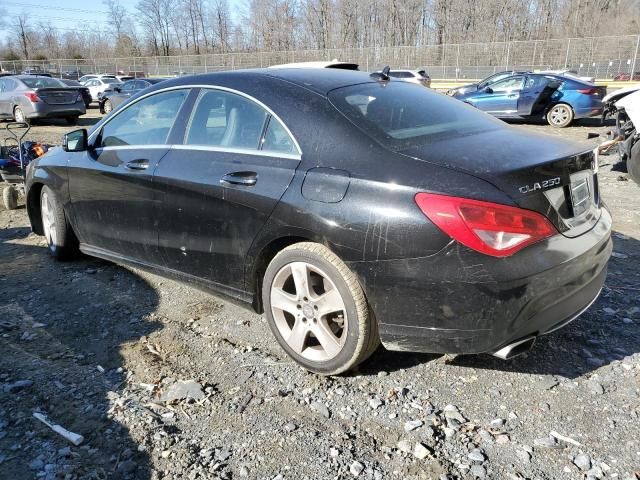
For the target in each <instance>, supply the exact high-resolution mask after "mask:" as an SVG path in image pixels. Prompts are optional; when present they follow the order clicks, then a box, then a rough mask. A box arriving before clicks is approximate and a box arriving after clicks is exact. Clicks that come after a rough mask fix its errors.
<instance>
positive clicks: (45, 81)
mask: <svg viewBox="0 0 640 480" xmlns="http://www.w3.org/2000/svg"><path fill="white" fill-rule="evenodd" d="M20 80H21V81H22V83H24V84H25V85H26V86H27V87H29V88H60V87H66V85H65V84H64V83H62V82H61V81H60V80H56V79H55V78H49V77H33V78H21V79H20Z"/></svg>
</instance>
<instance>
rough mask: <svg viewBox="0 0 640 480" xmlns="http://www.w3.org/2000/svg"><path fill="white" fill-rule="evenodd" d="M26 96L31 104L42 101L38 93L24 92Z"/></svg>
mask: <svg viewBox="0 0 640 480" xmlns="http://www.w3.org/2000/svg"><path fill="white" fill-rule="evenodd" d="M24 96H25V97H27V98H28V99H29V101H30V102H32V103H36V102H39V101H40V97H39V96H38V94H37V93H36V92H24Z"/></svg>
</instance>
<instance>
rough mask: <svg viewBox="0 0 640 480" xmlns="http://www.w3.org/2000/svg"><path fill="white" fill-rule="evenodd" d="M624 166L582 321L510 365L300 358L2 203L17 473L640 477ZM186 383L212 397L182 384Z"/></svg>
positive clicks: (13, 467)
mask: <svg viewBox="0 0 640 480" xmlns="http://www.w3.org/2000/svg"><path fill="white" fill-rule="evenodd" d="M99 116H100V115H99V113H97V110H96V109H95V108H93V109H91V110H90V113H89V114H88V115H87V116H85V117H83V118H82V119H81V121H80V124H81V125H82V126H88V125H90V124H92V123H93V122H94V121H95V120H96V119H97V118H99ZM0 127H2V125H1V124H0ZM516 128H524V129H530V130H535V131H544V132H546V133H549V134H551V135H559V136H562V137H566V138H571V139H574V140H580V141H584V142H585V143H590V144H591V145H592V146H595V145H596V144H597V143H598V141H599V140H598V139H595V140H593V139H592V140H588V141H587V140H586V139H587V133H588V132H598V133H604V132H606V130H607V127H601V126H599V125H598V123H597V122H595V121H594V122H582V123H579V124H578V125H577V126H574V127H570V128H568V129H561V130H560V129H553V128H551V127H548V126H546V125H533V126H532V125H521V124H518V125H516ZM68 130H70V128H69V127H68V126H66V125H63V124H62V122H61V123H60V124H58V125H36V126H34V127H33V129H32V131H31V133H30V135H29V138H31V139H37V140H40V141H46V142H51V143H59V141H60V137H61V135H62V133H63V132H65V131H68ZM616 163H617V156H616V155H611V156H605V157H602V158H601V173H600V185H601V193H602V197H603V199H604V201H605V202H606V203H607V204H608V205H609V208H610V209H611V211H612V214H613V218H614V231H615V234H614V256H613V257H612V259H611V262H610V267H609V274H608V277H607V282H606V286H605V288H604V290H603V292H602V295H601V297H600V299H599V300H598V301H597V302H596V303H595V304H594V306H593V307H592V308H591V309H590V310H589V311H588V312H587V313H585V314H584V315H582V317H581V318H580V319H578V320H577V321H575V322H573V323H572V324H571V325H569V326H568V327H566V328H564V329H563V330H560V331H558V332H555V333H553V334H551V335H549V336H546V337H543V338H541V339H539V341H538V342H537V343H536V345H535V347H534V349H533V350H532V351H531V352H530V353H528V354H526V355H525V356H522V357H519V358H516V359H514V360H511V361H507V362H505V361H501V360H498V359H496V358H493V357H490V356H488V355H478V356H458V357H451V356H437V355H425V354H410V353H397V352H386V351H385V350H384V349H382V348H381V349H380V350H379V351H378V352H377V353H376V354H375V355H374V356H373V357H372V358H371V359H370V360H369V361H367V362H366V363H364V364H363V365H361V366H360V367H359V369H358V370H356V371H354V372H351V373H350V374H347V375H344V376H340V377H334V378H323V377H319V376H317V375H313V374H310V373H307V372H305V371H303V370H302V369H301V368H299V367H297V366H296V365H295V364H293V363H292V362H291V361H290V360H289V359H288V358H287V357H286V356H285V355H284V353H283V352H282V351H281V350H280V349H279V348H278V346H277V345H276V342H275V340H273V339H272V336H271V333H270V332H269V329H268V326H267V323H266V321H265V320H264V319H263V318H261V317H260V316H258V315H255V314H253V313H252V312H250V311H248V310H245V309H243V308H240V307H238V306H236V305H234V304H232V303H230V302H228V301H225V300H223V299H222V298H219V297H216V296H212V295H209V294H207V293H204V292H201V291H199V290H196V289H194V288H190V287H188V286H186V285H184V284H180V283H177V282H173V281H171V280H166V279H163V278H160V277H158V276H155V275H152V274H148V273H144V272H141V271H138V270H135V269H130V268H124V267H119V266H116V265H113V264H110V263H107V262H103V261H100V260H95V259H91V258H87V257H85V258H82V259H80V260H77V261H74V262H70V263H59V262H56V261H54V260H53V259H52V258H50V257H49V256H48V255H47V253H46V249H45V242H44V240H43V239H42V238H41V237H37V236H34V235H32V234H30V230H29V227H28V220H27V217H26V211H25V210H24V209H19V210H16V211H5V210H1V209H0V289H1V291H2V298H1V299H0V390H1V391H2V394H1V395H0V478H3V479H4V478H11V479H31V478H35V477H40V478H46V479H54V478H69V479H75V478H78V479H90V478H95V479H104V478H113V479H121V478H134V479H160V478H166V479H182V478H184V479H197V478H202V479H208V478H223V479H231V478H260V479H273V478H284V479H296V480H297V479H329V478H353V477H354V476H357V478H365V479H378V478H395V479H412V478H416V479H418V478H425V479H431V478H436V479H437V478H439V477H440V476H441V475H449V477H448V478H474V477H479V478H484V477H486V478H497V479H502V478H509V479H510V478H513V479H518V478H531V479H565V478H566V479H580V478H584V477H585V476H586V475H587V472H588V475H589V476H590V478H619V479H629V480H631V479H634V480H635V479H636V475H637V476H638V478H640V438H639V437H640V435H639V431H640V187H639V186H638V185H636V184H634V183H633V182H631V181H629V180H627V175H626V174H625V173H622V172H620V171H618V170H619V166H618V165H616ZM20 381H24V382H20ZM181 381H193V382H197V384H193V383H191V384H181V383H178V382H181ZM16 382H19V383H16ZM189 385H190V386H191V387H192V388H194V389H195V392H194V395H195V396H196V397H197V400H188V401H184V400H180V399H177V400H170V399H169V398H167V396H171V394H175V393H179V392H176V390H179V389H180V388H183V387H186V386H189ZM174 396H177V397H179V396H180V395H179V394H178V395H174ZM34 411H42V412H46V413H47V414H48V415H49V417H50V418H51V419H52V420H53V421H55V422H56V423H59V424H61V425H62V426H64V427H65V428H67V429H69V430H71V431H73V432H76V433H80V434H82V435H83V436H84V437H85V441H84V443H83V444H82V445H81V446H79V447H75V446H73V445H70V444H68V443H66V442H65V440H64V439H62V438H61V437H60V436H58V435H56V434H55V433H53V432H52V431H50V430H49V429H47V428H46V427H45V426H44V425H42V424H41V423H39V422H38V421H36V420H35V419H34V418H33V417H32V414H33V412H34ZM551 432H554V433H557V434H560V436H564V437H569V441H566V440H560V441H558V440H554V441H552V440H551V439H550V437H549V435H550V434H551ZM65 475H66V476H67V477H65Z"/></svg>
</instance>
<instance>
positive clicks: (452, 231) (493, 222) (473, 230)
mask: <svg viewBox="0 0 640 480" xmlns="http://www.w3.org/2000/svg"><path fill="white" fill-rule="evenodd" d="M415 201H416V203H417V205H418V207H419V208H420V210H422V213H424V214H425V215H426V216H427V218H429V220H431V221H432V222H433V223H435V224H436V225H437V226H438V227H439V228H440V229H441V230H442V231H444V232H445V233H446V234H447V235H449V236H450V237H451V238H453V239H454V240H456V241H458V242H460V243H462V244H463V245H466V246H467V247H469V248H472V249H473V250H476V251H478V252H480V253H484V254H486V255H491V256H493V257H508V256H510V255H513V254H514V253H516V252H517V251H519V250H522V249H523V248H524V247H526V246H528V245H531V244H533V243H536V242H539V241H540V240H543V239H545V238H548V237H551V236H553V235H555V234H556V233H558V231H557V230H556V228H555V227H554V226H553V225H552V224H551V222H549V220H548V219H547V218H546V217H544V216H543V215H541V214H539V213H536V212H532V211H531V210H525V209H522V208H517V207H511V206H508V205H502V204H499V203H491V202H482V201H479V200H471V199H468V198H460V197H449V196H447V195H436V194H431V193H418V194H417V195H416V197H415Z"/></svg>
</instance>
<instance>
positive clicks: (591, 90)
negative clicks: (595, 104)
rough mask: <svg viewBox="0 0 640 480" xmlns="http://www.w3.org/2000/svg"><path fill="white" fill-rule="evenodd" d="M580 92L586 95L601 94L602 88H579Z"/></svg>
mask: <svg viewBox="0 0 640 480" xmlns="http://www.w3.org/2000/svg"><path fill="white" fill-rule="evenodd" d="M578 92H580V93H583V94H585V95H600V90H598V89H597V88H579V89H578Z"/></svg>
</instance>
